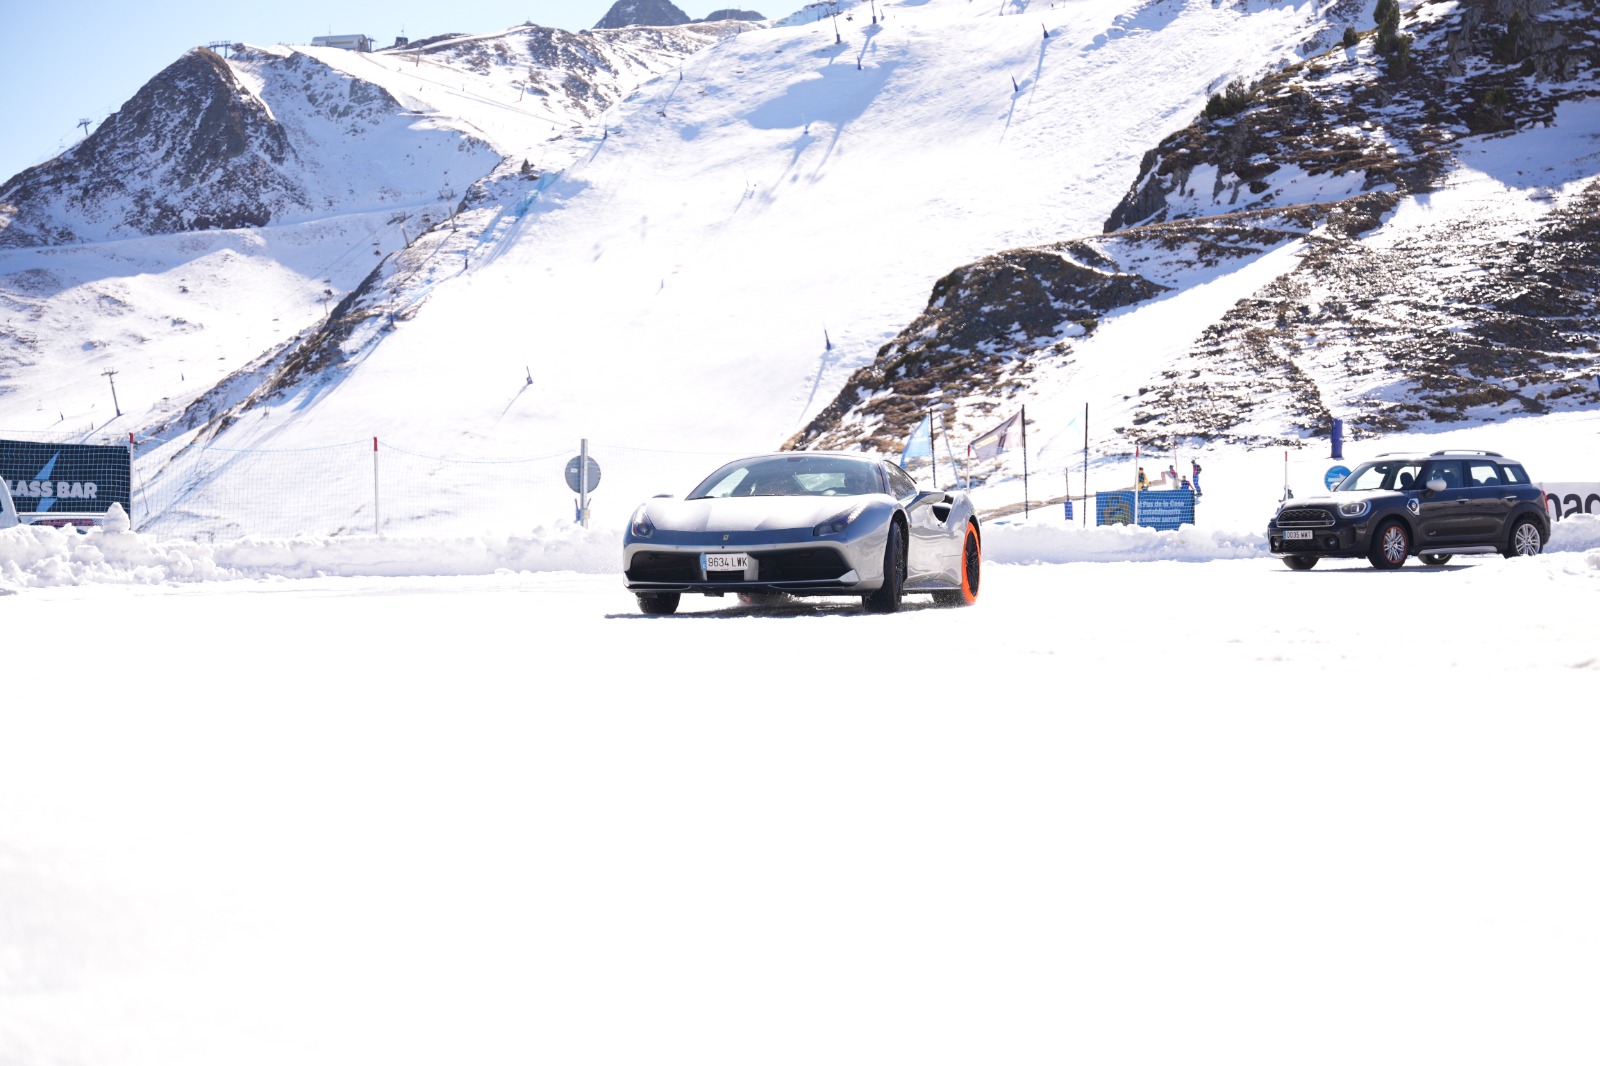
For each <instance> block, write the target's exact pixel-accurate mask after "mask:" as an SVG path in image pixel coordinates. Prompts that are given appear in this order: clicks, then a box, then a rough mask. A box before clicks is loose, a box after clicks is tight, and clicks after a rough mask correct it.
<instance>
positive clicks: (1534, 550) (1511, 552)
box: [1505, 518, 1544, 559]
mask: <svg viewBox="0 0 1600 1066" xmlns="http://www.w3.org/2000/svg"><path fill="white" fill-rule="evenodd" d="M1542 551H1544V536H1543V535H1542V534H1541V533H1540V532H1539V527H1538V526H1537V525H1535V524H1534V523H1533V522H1532V521H1531V520H1529V519H1526V518H1524V519H1522V520H1521V521H1520V522H1518V523H1517V524H1516V525H1515V526H1513V527H1511V542H1510V543H1509V544H1507V545H1506V553H1505V554H1506V558H1507V559H1510V558H1511V557H1513V556H1516V555H1538V554H1539V553H1540V552H1542Z"/></svg>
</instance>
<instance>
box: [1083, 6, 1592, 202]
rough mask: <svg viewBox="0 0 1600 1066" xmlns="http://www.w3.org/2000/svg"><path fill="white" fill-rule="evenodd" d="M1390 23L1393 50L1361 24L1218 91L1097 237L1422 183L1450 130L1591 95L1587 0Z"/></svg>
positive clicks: (1485, 125) (1514, 119)
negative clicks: (1397, 46) (1394, 32)
mask: <svg viewBox="0 0 1600 1066" xmlns="http://www.w3.org/2000/svg"><path fill="white" fill-rule="evenodd" d="M1353 28H1354V27H1352V29H1353ZM1400 29H1401V32H1402V35H1403V36H1404V37H1405V39H1406V43H1405V45H1404V55H1403V57H1402V56H1400V55H1399V53H1398V52H1396V51H1389V52H1378V51H1377V49H1380V48H1382V46H1383V45H1382V42H1381V41H1380V40H1379V34H1378V31H1376V30H1374V29H1370V28H1369V29H1368V30H1367V31H1366V32H1365V33H1360V34H1356V35H1355V43H1354V44H1352V45H1351V46H1349V47H1340V48H1336V49H1334V50H1333V51H1331V52H1328V53H1326V54H1324V55H1321V56H1318V57H1315V58H1313V59H1311V60H1308V61H1307V62H1305V63H1301V64H1297V65H1295V66H1293V67H1290V68H1289V69H1287V70H1284V71H1280V72H1278V73H1276V74H1273V75H1271V76H1269V77H1266V78H1263V79H1261V80H1260V81H1258V82H1256V83H1254V84H1249V85H1245V84H1243V83H1239V84H1237V85H1235V86H1230V87H1229V90H1227V91H1225V92H1223V93H1220V94H1219V98H1218V99H1216V100H1214V101H1213V104H1214V105H1215V107H1214V109H1213V112H1214V113H1213V114H1212V115H1210V116H1209V117H1208V116H1202V117H1201V119H1200V120H1198V121H1196V122H1195V123H1194V124H1192V125H1190V126H1188V127H1186V128H1184V129H1182V130H1179V131H1178V132H1176V133H1174V134H1172V135H1171V136H1169V137H1167V138H1166V139H1165V140H1163V141H1162V142H1161V143H1160V144H1159V145H1157V146H1156V147H1155V148H1153V149H1151V150H1150V151H1149V152H1148V153H1147V154H1146V155H1145V158H1144V162H1143V165H1142V166H1141V168H1140V174H1139V177H1138V178H1137V179H1136V180H1135V181H1134V184H1133V187H1132V188H1131V189H1129V191H1128V194H1127V195H1126V196H1125V197H1124V198H1123V200H1122V202H1121V203H1120V204H1118V205H1117V207H1116V209H1115V210H1114V211H1113V212H1112V213H1111V217H1110V218H1109V219H1107V221H1106V231H1107V232H1110V231H1112V230H1118V229H1123V228H1126V227H1128V226H1133V225H1139V224H1141V223H1145V222H1164V221H1167V220H1169V219H1175V218H1194V217H1197V216H1200V215H1208V214H1222V213H1225V212H1229V211H1245V210H1251V209H1254V208H1261V207H1273V206H1282V205H1284V204H1287V203H1293V202H1305V201H1307V200H1309V199H1323V200H1325V199H1331V198H1334V197H1336V196H1337V195H1339V194H1341V193H1343V194H1345V195H1356V194H1358V193H1361V192H1366V191H1369V190H1371V189H1376V188H1391V189H1394V190H1396V191H1399V192H1420V191H1425V190H1427V189H1430V188H1432V187H1433V186H1434V185H1435V183H1436V182H1437V181H1438V179H1439V176H1440V175H1441V174H1442V173H1443V172H1444V170H1445V169H1446V168H1447V167H1448V166H1449V162H1450V159H1451V156H1452V152H1451V147H1452V145H1454V144H1455V143H1456V142H1457V141H1458V140H1459V139H1460V138H1461V137H1462V136H1471V135H1479V134H1492V133H1499V132H1506V131H1509V130H1513V129H1517V128H1526V127H1528V126H1531V125H1534V124H1537V123H1549V122H1550V121H1551V119H1552V117H1553V115H1554V113H1555V110H1556V108H1557V107H1559V106H1560V105H1561V104H1562V103H1563V102H1565V101H1568V100H1574V99H1580V98H1582V97H1585V96H1587V95H1589V94H1591V93H1593V92H1594V91H1595V73H1596V65H1597V51H1596V49H1597V48H1600V16H1597V13H1596V11H1595V9H1594V7H1593V5H1589V4H1567V5H1552V4H1551V3H1549V2H1548V0H1464V2H1462V3H1455V2H1449V3H1444V2H1430V3H1423V4H1419V5H1418V6H1417V7H1415V8H1413V9H1412V10H1411V12H1410V13H1409V15H1407V16H1406V17H1405V18H1404V19H1403V21H1402V25H1401V27H1400ZM1230 112H1231V113H1230ZM1290 178H1292V179H1295V180H1293V181H1288V180H1285V179H1290Z"/></svg>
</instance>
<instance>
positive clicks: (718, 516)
mask: <svg viewBox="0 0 1600 1066" xmlns="http://www.w3.org/2000/svg"><path fill="white" fill-rule="evenodd" d="M876 498H877V497H874V496H744V497H740V498H738V499H730V498H723V499H703V500H660V499H658V500H651V501H650V503H649V506H648V509H647V513H648V514H649V516H650V521H651V523H652V524H653V525H654V526H655V527H656V528H657V529H661V530H674V531H677V532H681V533H705V532H716V533H756V532H760V531H762V530H768V529H810V528H811V527H813V526H815V525H816V524H817V523H819V522H823V521H826V520H827V519H829V518H832V517H833V516H834V515H836V514H838V513H839V512H840V511H848V510H849V509H850V508H852V507H854V506H856V505H857V504H860V503H865V502H867V501H870V500H873V499H876Z"/></svg>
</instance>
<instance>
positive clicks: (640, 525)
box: [628, 503, 656, 537]
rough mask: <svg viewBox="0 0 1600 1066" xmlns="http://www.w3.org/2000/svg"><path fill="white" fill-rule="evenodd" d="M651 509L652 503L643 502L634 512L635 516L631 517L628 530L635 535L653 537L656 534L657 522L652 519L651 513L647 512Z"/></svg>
mask: <svg viewBox="0 0 1600 1066" xmlns="http://www.w3.org/2000/svg"><path fill="white" fill-rule="evenodd" d="M649 509H650V505H649V504H648V503H641V504H640V505H639V507H638V509H637V510H635V511H634V512H633V517H632V518H631V519H629V521H628V530H629V531H630V532H631V533H632V534H633V535H634V536H636V537H652V536H654V535H655V532H656V527H655V524H654V523H653V522H651V521H650V515H649V514H648V513H647V512H648V511H649Z"/></svg>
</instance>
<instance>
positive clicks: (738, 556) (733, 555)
mask: <svg viewBox="0 0 1600 1066" xmlns="http://www.w3.org/2000/svg"><path fill="white" fill-rule="evenodd" d="M700 565H701V566H703V567H704V568H705V571H706V573H708V574H713V573H728V572H731V571H734V570H738V571H747V570H749V569H750V556H748V555H746V554H744V553H743V552H718V553H716V554H707V555H702V556H701V557H700Z"/></svg>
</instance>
